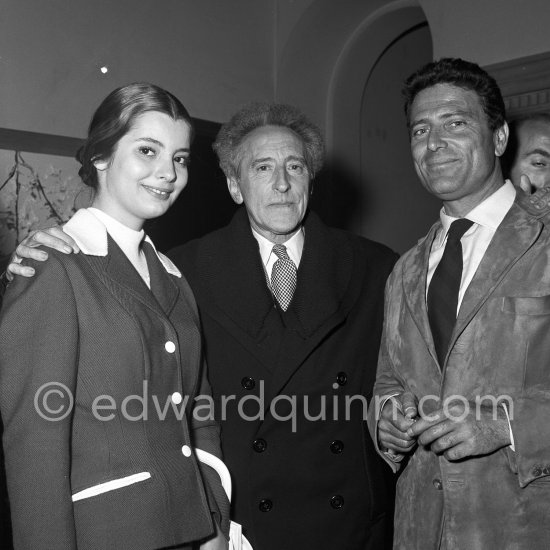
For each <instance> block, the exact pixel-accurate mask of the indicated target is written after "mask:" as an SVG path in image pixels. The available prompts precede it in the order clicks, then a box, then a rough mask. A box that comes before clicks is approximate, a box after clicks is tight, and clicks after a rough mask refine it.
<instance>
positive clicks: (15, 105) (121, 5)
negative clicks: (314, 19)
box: [0, 0, 288, 137]
mask: <svg viewBox="0 0 550 550" xmlns="http://www.w3.org/2000/svg"><path fill="white" fill-rule="evenodd" d="M287 1H288V0H287ZM274 14H275V0H153V1H143V0H2V2H1V9H0V127H4V128H12V129H18V130H29V131H35V132H45V133H52V134H60V135H69V136H75V137H80V136H83V135H85V132H86V126H87V124H88V121H89V118H90V115H91V113H92V111H93V109H95V107H97V105H98V104H99V102H100V101H101V99H103V97H105V95H106V94H107V93H108V92H110V91H111V90H112V89H114V88H115V87H116V86H119V85H122V84H125V83H128V82H132V81H136V80H148V81H151V82H154V83H157V84H159V85H161V86H163V87H165V88H167V89H169V90H170V91H171V92H173V93H174V94H175V95H177V96H178V97H179V98H180V99H181V100H182V101H183V103H184V104H185V105H186V107H188V109H189V110H190V112H191V114H192V115H193V116H195V117H198V118H204V119H209V120H215V121H223V120H226V119H227V118H228V117H229V115H230V114H231V113H232V112H234V111H235V110H236V109H237V108H238V107H239V106H240V105H241V104H243V103H244V102H247V101H250V100H271V99H273V75H274V43H275V32H274V31H275V18H274ZM103 65H107V66H108V67H109V72H108V73H107V75H102V74H101V73H100V71H99V68H100V67H101V66H103Z"/></svg>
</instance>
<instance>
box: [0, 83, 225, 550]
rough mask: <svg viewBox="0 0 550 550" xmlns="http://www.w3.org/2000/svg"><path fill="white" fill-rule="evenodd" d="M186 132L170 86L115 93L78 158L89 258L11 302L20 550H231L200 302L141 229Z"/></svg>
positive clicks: (6, 349) (7, 378) (19, 288)
mask: <svg viewBox="0 0 550 550" xmlns="http://www.w3.org/2000/svg"><path fill="white" fill-rule="evenodd" d="M191 139H192V125H191V119H190V117H189V114H188V113H187V111H186V110H185V108H184V107H183V105H182V104H181V103H180V102H179V101H178V100H177V99H176V98H175V97H174V96H173V95H171V94H170V93H168V92H166V91H165V90H162V89H161V88H158V87H157V86H153V85H150V84H144V83H140V84H131V85H129V86H124V87H122V88H118V89H117V90H115V91H114V92H112V93H111V94H110V95H109V96H107V98H106V99H105V100H104V101H103V102H102V104H101V105H100V106H99V108H98V109H97V111H96V112H95V114H94V116H93V118H92V121H91V124H90V128H89V133H88V138H87V140H86V142H85V143H84V145H83V147H82V148H81V150H80V151H79V153H78V160H79V161H80V162H81V164H82V167H81V169H80V171H79V174H80V176H81V178H82V180H83V181H84V183H86V184H87V185H90V186H91V187H93V188H94V190H95V193H94V197H95V198H94V200H93V204H92V206H91V207H90V208H87V209H82V210H79V211H78V212H77V213H76V214H75V215H74V216H73V217H72V218H71V220H70V221H69V222H68V223H67V224H66V225H65V227H64V231H65V232H67V233H68V234H69V235H71V236H72V237H73V239H74V240H75V241H76V243H77V244H78V246H79V248H80V253H79V254H71V255H64V254H61V253H58V252H55V251H50V257H51V260H50V261H48V262H45V263H41V262H32V263H33V264H34V266H33V267H34V268H35V270H36V276H35V277H33V278H31V279H27V278H24V277H18V278H17V280H16V281H14V282H13V283H12V284H11V285H10V286H9V288H8V290H7V292H6V294H5V296H4V304H3V308H2V311H1V314H0V410H1V414H2V420H3V423H4V438H3V444H4V452H5V460H6V474H7V482H8V494H9V499H10V505H11V516H12V526H13V535H14V546H15V548H16V549H32V550H41V549H43V550H53V549H55V550H62V549H78V550H85V549H90V550H92V549H93V550H101V549H106V550H107V549H109V550H110V549H113V550H114V549H116V550H121V549H132V550H139V549H143V550H146V549H147V550H149V549H156V548H166V547H170V548H201V549H210V548H212V549H214V548H215V549H218V548H220V549H221V548H226V547H227V542H226V539H225V536H224V534H223V533H226V532H227V529H228V521H229V520H228V502H227V499H226V497H225V493H224V491H223V489H222V487H221V484H220V479H219V477H218V475H217V474H216V473H215V472H214V471H213V470H211V469H209V467H207V466H201V465H200V463H199V462H198V461H197V459H196V457H195V450H196V449H202V450H203V451H206V452H208V453H210V454H213V455H216V456H219V455H220V450H219V432H218V427H217V426H216V425H215V423H214V422H213V421H212V420H211V418H212V416H213V411H208V410H205V409H206V407H205V405H206V404H208V403H210V400H209V394H210V388H209V386H208V382H207V379H206V374H205V371H204V365H203V361H202V355H201V339H200V333H199V323H198V317H197V310H196V306H195V302H194V299H193V295H192V293H191V291H190V289H189V287H188V285H187V283H186V281H185V279H184V278H183V277H182V275H181V273H180V272H179V271H178V269H177V268H176V267H175V266H174V265H173V264H172V263H171V262H170V260H168V259H167V258H166V257H165V256H163V255H162V254H160V253H158V252H157V251H156V250H155V248H154V245H153V244H152V243H151V241H150V240H149V238H148V237H147V236H146V235H145V234H144V232H143V224H144V222H145V221H146V220H148V219H151V218H155V217H157V216H160V215H162V214H164V213H165V212H166V211H167V210H168V208H169V207H170V206H171V205H172V204H173V202H174V201H175V200H176V198H177V197H178V195H179V193H180V192H181V191H182V189H183V188H184V187H185V185H186V183H187V164H188V159H189V148H190V143H191ZM60 335H61V336H60ZM201 404H202V405H203V406H202V407H201V406H200V405H201Z"/></svg>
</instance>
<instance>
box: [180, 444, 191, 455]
mask: <svg viewBox="0 0 550 550" xmlns="http://www.w3.org/2000/svg"><path fill="white" fill-rule="evenodd" d="M181 454H182V455H183V456H186V457H187V458H189V457H190V456H191V447H189V445H184V446H183V447H182V448H181Z"/></svg>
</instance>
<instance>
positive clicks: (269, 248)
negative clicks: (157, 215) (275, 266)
mask: <svg viewBox="0 0 550 550" xmlns="http://www.w3.org/2000/svg"><path fill="white" fill-rule="evenodd" d="M251 229H252V228H251ZM252 234H253V235H254V237H255V239H256V240H257V241H258V245H259V247H260V256H261V257H262V263H263V264H264V266H267V264H268V263H269V258H270V256H271V254H272V253H273V246H274V244H275V243H272V242H271V241H270V240H269V239H266V238H265V237H264V236H263V235H260V234H259V233H258V232H257V231H256V230H254V229H252ZM282 244H283V245H284V246H285V247H286V250H287V253H288V255H289V257H290V259H291V260H292V261H293V262H294V265H295V266H296V267H299V265H300V260H301V259H302V252H303V250H304V228H303V227H300V229H298V230H297V231H296V233H294V235H292V237H290V239H288V241H285V242H284V243H282Z"/></svg>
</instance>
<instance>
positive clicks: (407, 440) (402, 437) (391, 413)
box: [378, 392, 418, 459]
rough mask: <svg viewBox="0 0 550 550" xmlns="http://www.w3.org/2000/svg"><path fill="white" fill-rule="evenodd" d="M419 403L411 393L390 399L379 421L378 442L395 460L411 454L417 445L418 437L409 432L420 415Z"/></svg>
mask: <svg viewBox="0 0 550 550" xmlns="http://www.w3.org/2000/svg"><path fill="white" fill-rule="evenodd" d="M416 407H417V401H416V398H415V397H414V395H413V394H412V393H411V392H403V393H402V394H401V395H396V396H395V397H392V398H390V399H388V400H387V401H386V402H385V403H384V407H383V408H382V411H381V412H380V419H379V420H378V442H379V444H380V448H381V449H382V450H385V451H387V452H388V451H389V453H390V456H391V457H392V458H394V459H397V458H399V457H401V456H402V455H405V454H407V453H409V452H410V451H411V450H412V449H413V448H414V446H415V445H416V437H415V436H411V435H409V433H408V430H409V429H410V427H411V426H413V425H414V423H415V419H416V417H417V415H418V411H417V408H416Z"/></svg>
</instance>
